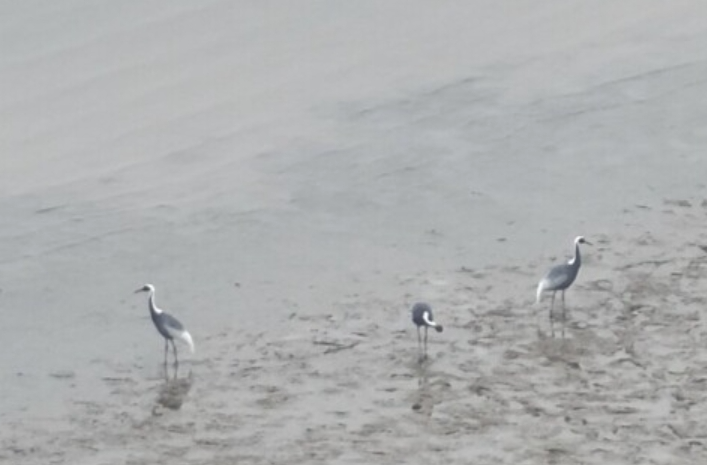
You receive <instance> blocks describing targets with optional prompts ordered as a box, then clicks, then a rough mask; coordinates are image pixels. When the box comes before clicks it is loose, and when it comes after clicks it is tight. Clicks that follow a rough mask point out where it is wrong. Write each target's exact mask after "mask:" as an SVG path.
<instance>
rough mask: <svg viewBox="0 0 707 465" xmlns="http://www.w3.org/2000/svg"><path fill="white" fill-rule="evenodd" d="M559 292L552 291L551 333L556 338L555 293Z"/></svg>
mask: <svg viewBox="0 0 707 465" xmlns="http://www.w3.org/2000/svg"><path fill="white" fill-rule="evenodd" d="M556 292H557V291H552V299H551V300H550V331H551V333H552V337H555V314H554V312H555V293H556Z"/></svg>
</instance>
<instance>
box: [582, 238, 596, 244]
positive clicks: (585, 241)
mask: <svg viewBox="0 0 707 465" xmlns="http://www.w3.org/2000/svg"><path fill="white" fill-rule="evenodd" d="M584 243H585V244H587V245H594V244H592V243H591V242H589V241H588V240H586V239H584Z"/></svg>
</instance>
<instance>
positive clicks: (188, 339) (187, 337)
mask: <svg viewBox="0 0 707 465" xmlns="http://www.w3.org/2000/svg"><path fill="white" fill-rule="evenodd" d="M179 339H181V340H182V341H184V342H185V343H186V344H187V345H188V346H189V350H191V353H192V354H193V353H194V340H193V339H192V338H191V334H189V331H183V332H182V333H180V334H179Z"/></svg>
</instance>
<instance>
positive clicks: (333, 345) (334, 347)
mask: <svg viewBox="0 0 707 465" xmlns="http://www.w3.org/2000/svg"><path fill="white" fill-rule="evenodd" d="M360 343H361V341H355V342H352V343H350V344H342V343H341V342H336V341H312V344H314V345H316V346H329V348H328V349H327V350H325V351H324V354H333V353H334V352H339V351H342V350H346V349H353V348H354V347H356V346H357V345H359V344H360Z"/></svg>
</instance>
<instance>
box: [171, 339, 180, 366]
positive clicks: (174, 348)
mask: <svg viewBox="0 0 707 465" xmlns="http://www.w3.org/2000/svg"><path fill="white" fill-rule="evenodd" d="M172 350H173V351H174V366H177V365H179V359H178V358H177V345H176V344H175V343H174V339H172Z"/></svg>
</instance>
